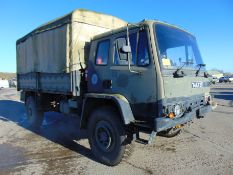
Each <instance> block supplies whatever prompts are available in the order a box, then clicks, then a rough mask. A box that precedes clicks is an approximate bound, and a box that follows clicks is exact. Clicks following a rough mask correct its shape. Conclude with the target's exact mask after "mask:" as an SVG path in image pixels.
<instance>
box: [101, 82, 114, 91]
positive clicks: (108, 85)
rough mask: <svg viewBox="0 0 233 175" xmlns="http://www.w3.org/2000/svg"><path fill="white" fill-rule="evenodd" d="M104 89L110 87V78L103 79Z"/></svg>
mask: <svg viewBox="0 0 233 175" xmlns="http://www.w3.org/2000/svg"><path fill="white" fill-rule="evenodd" d="M102 85H103V88H104V89H112V80H103V84H102Z"/></svg>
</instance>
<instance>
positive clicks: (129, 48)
mask: <svg viewBox="0 0 233 175" xmlns="http://www.w3.org/2000/svg"><path fill="white" fill-rule="evenodd" d="M121 50H122V52H123V53H131V47H130V46H129V45H126V46H123V47H122V48H121Z"/></svg>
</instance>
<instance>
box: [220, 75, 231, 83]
mask: <svg viewBox="0 0 233 175" xmlns="http://www.w3.org/2000/svg"><path fill="white" fill-rule="evenodd" d="M232 81H233V78H232V77H229V76H224V77H221V78H219V83H223V82H224V83H227V82H232Z"/></svg>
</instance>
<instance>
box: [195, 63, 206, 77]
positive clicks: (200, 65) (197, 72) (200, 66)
mask: <svg viewBox="0 0 233 175" xmlns="http://www.w3.org/2000/svg"><path fill="white" fill-rule="evenodd" d="M197 66H199V68H198V70H197V71H196V73H195V74H196V76H198V74H199V72H200V70H201V68H202V67H205V66H206V65H205V64H197Z"/></svg>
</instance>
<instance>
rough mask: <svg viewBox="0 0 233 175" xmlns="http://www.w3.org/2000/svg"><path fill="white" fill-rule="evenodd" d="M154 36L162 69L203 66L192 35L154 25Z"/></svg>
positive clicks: (172, 28)
mask: <svg viewBox="0 0 233 175" xmlns="http://www.w3.org/2000/svg"><path fill="white" fill-rule="evenodd" d="M155 35H156V38H157V43H158V50H159V53H158V54H159V59H160V62H161V65H162V67H163V68H165V69H177V68H179V67H183V68H184V69H185V68H186V69H187V68H189V69H197V67H198V64H203V61H202V58H201V55H200V53H199V50H198V47H197V44H196V40H195V37H193V36H192V35H190V34H188V33H186V32H184V31H182V30H179V29H176V28H174V27H169V26H166V25H162V24H156V25H155Z"/></svg>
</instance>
